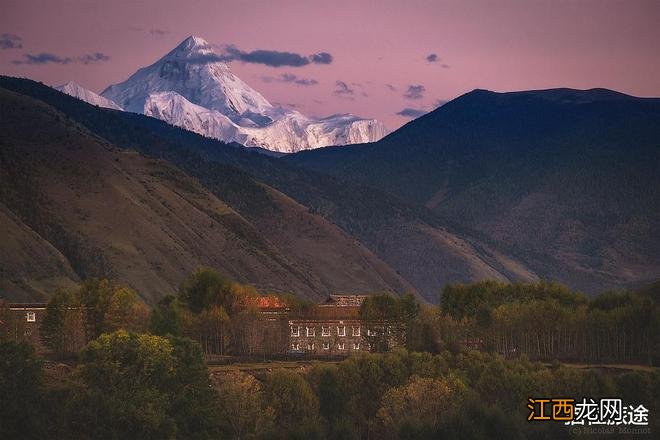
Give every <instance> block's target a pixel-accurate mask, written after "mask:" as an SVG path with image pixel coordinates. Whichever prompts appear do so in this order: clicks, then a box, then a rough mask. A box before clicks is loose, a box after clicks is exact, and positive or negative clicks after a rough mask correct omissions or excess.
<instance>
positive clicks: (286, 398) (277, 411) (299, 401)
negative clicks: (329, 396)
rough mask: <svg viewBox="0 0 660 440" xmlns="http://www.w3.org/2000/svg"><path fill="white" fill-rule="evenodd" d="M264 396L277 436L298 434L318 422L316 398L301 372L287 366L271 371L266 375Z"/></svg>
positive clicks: (317, 402) (284, 436)
mask: <svg viewBox="0 0 660 440" xmlns="http://www.w3.org/2000/svg"><path fill="white" fill-rule="evenodd" d="M264 396H265V399H266V401H267V402H269V405H270V407H271V408H272V409H273V415H274V418H275V430H276V432H277V433H278V436H282V437H283V438H287V437H288V436H289V435H300V434H302V433H303V432H304V431H305V430H306V429H308V428H309V427H310V426H311V425H314V424H316V423H317V419H318V412H319V401H318V398H317V397H316V395H315V394H314V392H313V391H312V388H311V387H310V385H309V383H307V382H306V381H305V379H303V377H302V376H301V375H300V374H298V373H296V372H294V371H289V370H275V371H273V372H272V373H270V374H269V375H268V376H266V380H265V382H264ZM285 433H289V435H287V434H285Z"/></svg>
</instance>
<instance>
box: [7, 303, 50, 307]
mask: <svg viewBox="0 0 660 440" xmlns="http://www.w3.org/2000/svg"><path fill="white" fill-rule="evenodd" d="M5 305H6V306H7V307H8V308H9V309H45V308H46V306H47V305H48V303H36V302H35V303H5Z"/></svg>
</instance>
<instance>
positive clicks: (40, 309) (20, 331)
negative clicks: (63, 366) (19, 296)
mask: <svg viewBox="0 0 660 440" xmlns="http://www.w3.org/2000/svg"><path fill="white" fill-rule="evenodd" d="M45 313H46V303H5V302H3V301H2V300H0V335H1V337H2V338H3V339H7V340H12V341H16V342H22V341H24V342H28V343H30V344H32V345H33V346H34V348H35V350H36V351H37V352H38V353H42V352H44V351H46V350H47V349H46V347H45V346H44V345H43V343H42V342H41V336H40V334H39V327H40V326H41V321H42V320H43V317H44V314H45Z"/></svg>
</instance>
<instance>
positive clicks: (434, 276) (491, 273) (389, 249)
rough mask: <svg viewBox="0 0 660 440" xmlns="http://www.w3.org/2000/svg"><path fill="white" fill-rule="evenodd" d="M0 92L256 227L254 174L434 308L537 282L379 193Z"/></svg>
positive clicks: (5, 82) (30, 89)
mask: <svg viewBox="0 0 660 440" xmlns="http://www.w3.org/2000/svg"><path fill="white" fill-rule="evenodd" d="M0 86H2V87H6V88H9V89H11V90H14V91H16V92H18V93H22V94H26V95H29V96H33V97H35V98H37V99H40V100H43V101H44V102H47V103H48V104H50V105H52V106H54V107H56V108H57V109H58V110H59V111H61V112H63V113H65V114H67V115H68V116H69V117H71V118H72V119H74V120H76V121H78V122H79V123H80V124H82V125H84V126H85V127H87V128H88V129H89V130H90V131H92V132H94V133H95V134H97V135H98V136H100V137H102V138H104V139H106V140H108V141H110V142H112V143H113V144H114V145H116V146H119V147H121V148H126V149H134V150H138V151H141V152H142V153H144V154H147V155H149V156H152V157H157V158H162V159H165V160H167V161H169V162H171V163H173V164H175V165H176V166H177V167H179V168H180V169H182V170H184V171H185V172H186V173H188V174H189V175H191V176H194V177H196V178H197V179H198V180H199V182H200V183H201V184H203V185H204V186H205V187H206V188H209V189H210V190H211V191H212V192H213V193H214V194H215V195H216V196H217V197H219V198H220V199H221V200H223V201H225V202H226V203H228V204H229V205H230V206H232V207H233V208H234V209H235V210H237V211H238V212H239V213H240V214H241V215H242V216H244V217H245V218H249V219H251V220H250V221H251V222H252V223H253V224H254V225H258V224H260V222H259V219H263V218H271V217H269V216H265V215H261V214H260V210H259V208H258V207H255V206H254V205H255V204H256V203H257V200H258V198H255V197H254V195H253V192H241V191H237V189H240V188H243V187H247V185H244V184H241V183H240V182H241V181H243V179H244V178H246V177H248V178H250V179H251V177H250V176H255V177H256V178H257V179H258V180H259V181H261V182H264V183H265V184H267V185H268V186H270V187H272V188H275V189H277V190H278V191H280V192H282V193H284V194H286V195H287V196H289V197H291V198H292V199H294V200H295V201H296V202H298V203H300V204H301V205H303V206H304V207H305V208H306V209H307V211H308V212H309V213H313V214H314V215H315V216H316V217H317V218H322V219H323V220H324V221H326V222H332V223H333V224H335V225H337V226H338V227H339V228H341V229H342V230H343V231H345V233H347V234H349V235H350V236H351V237H352V238H353V239H354V240H357V242H359V243H360V244H361V245H363V246H364V247H365V248H367V249H368V250H369V251H370V252H372V253H373V254H375V255H377V256H378V257H379V258H380V260H382V261H383V262H384V263H386V264H387V266H388V267H389V268H391V269H392V270H394V271H396V272H397V274H398V275H400V277H401V278H403V279H405V280H406V281H407V282H408V283H409V284H410V285H411V290H412V289H414V291H416V292H417V293H419V294H420V295H421V296H423V297H424V298H426V299H427V300H429V301H431V302H435V301H437V299H438V292H439V291H440V289H441V288H442V286H443V285H444V284H445V283H448V282H471V281H476V280H482V279H486V278H498V279H503V280H504V279H505V280H511V281H523V280H533V279H536V275H535V274H534V273H533V271H531V270H529V268H528V267H526V265H525V264H523V263H522V262H521V261H520V259H518V258H517V257H516V256H513V255H510V254H507V253H506V252H503V251H502V250H501V249H500V248H498V247H497V246H494V245H493V244H491V243H488V242H485V241H484V240H482V239H480V238H477V237H474V236H470V235H465V234H458V233H457V232H456V230H455V228H453V227H451V228H449V227H447V225H446V223H443V222H441V221H439V220H438V219H437V218H435V217H434V216H433V215H432V213H430V212H429V211H428V210H426V209H424V208H421V209H420V208H416V207H413V206H410V205H408V204H406V203H403V202H402V201H401V200H399V199H398V198H396V197H393V196H391V195H388V194H385V193H383V192H382V191H378V190H374V189H372V188H369V187H367V186H364V185H354V184H351V183H349V182H346V181H343V180H340V179H337V178H335V177H331V176H327V175H324V174H319V173H316V172H312V171H308V170H305V169H302V168H299V167H295V166H292V165H290V164H288V163H287V162H284V161H281V160H278V159H274V158H272V157H267V156H264V155H262V154H257V153H253V152H250V150H249V149H245V148H240V147H237V146H235V145H227V144H223V143H221V142H218V141H214V140H212V139H208V138H204V137H201V136H198V135H196V134H194V133H191V132H188V131H185V130H181V129H179V128H176V127H172V126H170V125H168V124H165V123H163V122H162V121H159V120H156V119H153V118H149V117H146V116H142V115H137V114H133V113H126V112H113V111H107V110H104V109H98V108H94V107H91V106H89V105H87V104H85V103H83V102H80V101H78V100H75V99H72V98H70V97H68V96H66V95H63V94H61V93H58V92H57V91H54V90H53V89H50V88H48V87H45V86H43V85H40V84H37V83H34V82H32V81H28V80H20V79H14V78H7V77H0ZM227 168H231V169H233V170H234V171H236V168H240V169H241V170H242V174H241V173H239V172H233V173H228V172H226V171H223V170H226V169H227ZM226 176H234V177H235V178H236V182H235V183H233V184H230V185H227V184H225V183H223V179H224V178H225V177H226ZM248 180H249V179H248ZM245 203H247V205H246V206H244V204H245ZM250 203H251V204H250ZM275 217H276V214H273V217H272V218H275ZM293 234H295V231H293ZM319 252H321V251H319ZM356 278H357V277H356ZM404 290H405V289H404ZM344 291H347V292H355V289H353V288H347V289H344Z"/></svg>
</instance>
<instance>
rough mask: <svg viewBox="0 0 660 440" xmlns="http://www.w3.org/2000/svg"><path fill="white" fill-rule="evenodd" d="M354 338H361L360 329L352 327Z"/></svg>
mask: <svg viewBox="0 0 660 440" xmlns="http://www.w3.org/2000/svg"><path fill="white" fill-rule="evenodd" d="M352 329H353V336H360V327H352Z"/></svg>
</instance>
